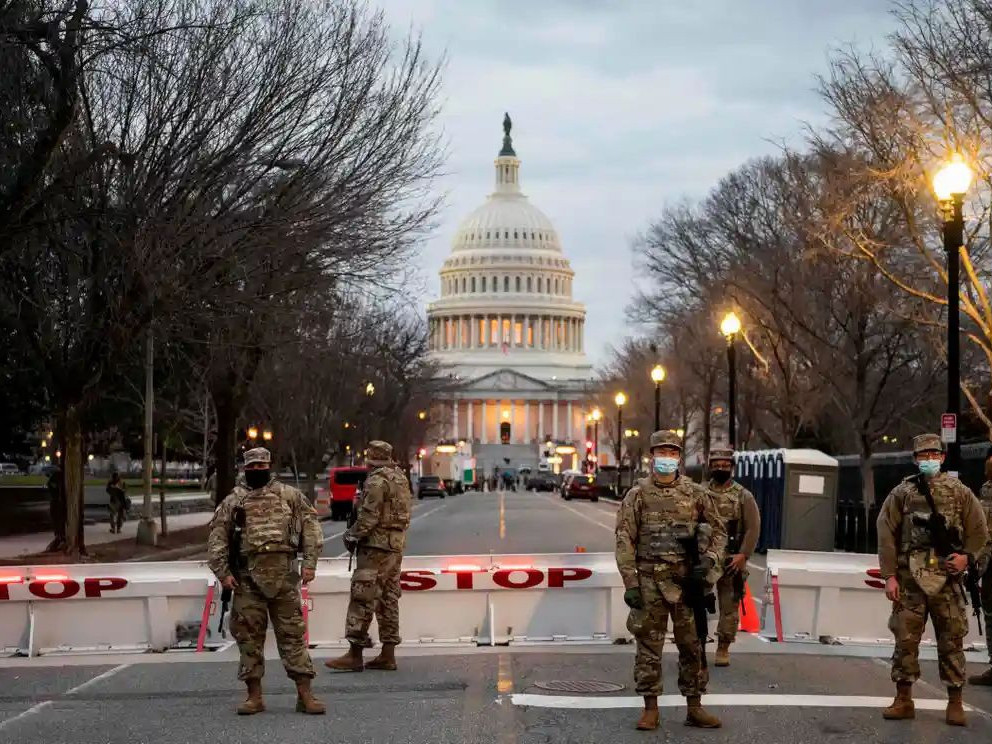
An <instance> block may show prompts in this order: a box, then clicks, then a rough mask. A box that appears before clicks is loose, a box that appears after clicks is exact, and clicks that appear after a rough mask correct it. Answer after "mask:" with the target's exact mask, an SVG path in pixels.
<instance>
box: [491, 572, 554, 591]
mask: <svg viewBox="0 0 992 744" xmlns="http://www.w3.org/2000/svg"><path fill="white" fill-rule="evenodd" d="M515 573H525V574H527V578H526V579H524V580H523V581H522V582H515V581H512V580H511V576H513V574H515ZM543 579H544V574H543V573H541V572H540V571H538V570H537V569H536V568H511V569H504V570H502V571H497V572H496V573H494V574H493V583H495V584H496V586H501V587H503V588H504V589H530V588H531V587H532V586H537V585H538V584H540V583H541V581H542V580H543Z"/></svg>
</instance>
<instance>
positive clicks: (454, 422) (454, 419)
mask: <svg viewBox="0 0 992 744" xmlns="http://www.w3.org/2000/svg"><path fill="white" fill-rule="evenodd" d="M451 438H452V439H455V440H457V439H458V398H453V399H452V401H451Z"/></svg>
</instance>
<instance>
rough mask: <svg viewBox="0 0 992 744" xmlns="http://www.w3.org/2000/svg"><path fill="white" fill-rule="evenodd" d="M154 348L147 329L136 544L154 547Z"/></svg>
mask: <svg viewBox="0 0 992 744" xmlns="http://www.w3.org/2000/svg"><path fill="white" fill-rule="evenodd" d="M154 374H155V347H154V336H153V334H152V329H151V328H149V329H148V335H147V338H146V339H145V461H144V467H143V471H144V473H143V475H144V484H143V485H144V492H145V493H144V495H145V499H144V504H143V505H142V508H141V521H140V522H138V544H139V545H155V544H156V543H157V542H158V524H156V523H155V520H154V518H153V517H152V457H153V454H154V450H155V441H154V439H155V437H154V432H153V431H152V429H153V427H152V414H153V411H154V408H155V399H154V396H155V385H154Z"/></svg>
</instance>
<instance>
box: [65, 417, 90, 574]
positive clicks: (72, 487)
mask: <svg viewBox="0 0 992 744" xmlns="http://www.w3.org/2000/svg"><path fill="white" fill-rule="evenodd" d="M60 428H61V429H62V438H63V440H64V447H65V449H64V451H63V452H62V477H63V478H64V479H65V503H66V547H65V552H66V554H67V555H68V556H69V557H70V558H75V559H78V558H80V557H81V556H83V555H85V554H86V544H85V541H84V538H83V431H82V427H81V424H80V421H79V408H78V407H77V406H74V405H70V406H68V407H67V408H66V410H65V413H64V414H63V415H62V426H61V427H60Z"/></svg>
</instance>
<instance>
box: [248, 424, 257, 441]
mask: <svg viewBox="0 0 992 744" xmlns="http://www.w3.org/2000/svg"><path fill="white" fill-rule="evenodd" d="M248 438H249V439H258V427H256V426H249V427H248Z"/></svg>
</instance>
